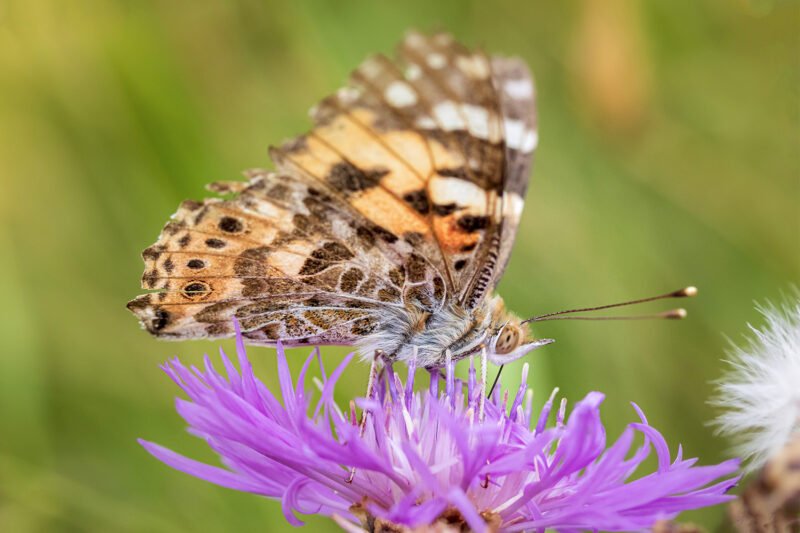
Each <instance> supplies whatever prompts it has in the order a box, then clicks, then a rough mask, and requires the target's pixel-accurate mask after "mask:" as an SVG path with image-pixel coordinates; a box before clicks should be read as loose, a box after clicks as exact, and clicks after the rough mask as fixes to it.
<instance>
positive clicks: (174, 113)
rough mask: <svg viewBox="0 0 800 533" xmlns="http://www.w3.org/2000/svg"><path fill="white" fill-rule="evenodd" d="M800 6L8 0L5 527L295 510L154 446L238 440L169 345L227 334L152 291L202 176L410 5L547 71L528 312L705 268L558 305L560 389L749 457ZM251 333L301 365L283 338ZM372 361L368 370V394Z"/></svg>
mask: <svg viewBox="0 0 800 533" xmlns="http://www.w3.org/2000/svg"><path fill="white" fill-rule="evenodd" d="M799 15H800V10H798V4H797V3H794V2H780V1H770V0H740V1H733V0H730V1H724V0H712V1H708V2H702V3H701V2H692V1H683V2H649V3H643V2H636V1H633V0H630V1H628V0H608V1H603V0H586V1H578V0H571V1H567V2H546V1H544V0H541V1H524V0H521V1H510V0H501V1H493V2H480V1H477V0H476V1H453V2H435V3H434V2H429V1H412V2H409V1H406V2H386V1H383V2H374V1H373V2H367V1H359V2H337V1H333V0H331V1H318V2H269V1H259V0H242V1H237V2H230V1H222V0H217V1H211V2H188V1H183V0H178V1H171V2H168V1H163V2H159V1H154V0H142V1H136V2H132V1H100V0H73V1H70V2H58V1H41V0H19V1H8V0H6V1H4V2H2V3H0V179H2V188H1V189H0V246H2V250H3V251H2V253H0V294H2V308H3V312H2V320H0V530H2V531H9V532H34V531H75V532H79V531H121V532H127V531H154V532H177V531H209V532H222V531H241V532H246V531H254V532H255V531H284V530H285V531H288V530H290V529H291V528H290V527H289V526H288V525H287V524H286V523H285V522H284V520H283V518H282V517H281V514H280V506H279V504H278V503H275V502H269V501H265V500H262V499H260V498H258V497H256V496H252V495H248V494H240V493H234V492H232V491H228V490H225V489H221V488H217V487H214V486H212V485H210V484H207V483H205V482H202V481H199V480H195V479H193V478H190V477H188V476H185V475H183V474H179V473H177V472H174V471H172V470H170V469H168V468H167V467H166V466H164V465H162V464H160V463H158V462H157V461H155V460H154V459H152V458H151V457H150V456H148V455H147V454H146V453H145V452H144V451H143V450H142V449H140V447H139V446H138V445H137V443H136V438H137V437H145V438H148V439H151V440H155V441H157V442H160V443H162V444H165V445H168V446H171V447H174V448H177V449H178V450H180V451H183V452H186V453H187V454H189V455H192V456H194V457H198V458H202V459H207V460H213V459H214V458H213V456H212V455H211V454H210V453H209V452H208V451H207V450H206V449H205V448H204V445H203V443H202V442H200V441H198V440H197V439H194V438H192V437H190V436H188V435H187V434H186V433H185V432H184V427H183V426H184V424H183V422H182V420H180V419H179V417H178V416H177V415H176V414H175V413H174V411H173V407H172V405H173V404H172V398H173V397H174V396H175V395H176V393H177V389H176V388H175V387H174V386H173V385H172V383H171V382H170V381H169V380H168V379H167V378H166V376H164V375H163V374H162V373H161V371H160V370H159V369H158V364H159V363H161V362H162V361H164V360H165V359H166V358H168V357H170V356H172V355H175V354H180V355H181V356H182V357H183V358H184V359H185V360H187V361H190V362H197V361H199V360H200V358H201V357H202V354H203V353H204V352H206V351H210V352H212V353H213V352H214V351H215V350H216V346H215V345H213V344H210V343H205V342H187V343H183V344H169V343H162V342H157V341H155V340H153V339H151V338H150V337H149V336H148V335H147V334H145V333H144V332H143V331H141V330H140V329H139V327H138V325H137V324H136V321H135V320H134V318H133V316H131V315H130V313H129V312H128V311H127V310H126V309H125V302H127V301H128V300H129V299H130V298H131V297H133V296H135V295H136V294H138V293H139V292H140V289H139V277H140V275H141V270H142V262H141V260H140V258H139V253H140V251H141V250H142V249H143V248H144V247H146V246H148V245H149V244H151V243H152V242H153V241H154V240H155V237H156V235H157V234H158V232H159V230H160V228H161V226H162V224H163V223H164V222H165V220H166V219H167V217H168V216H169V214H171V213H172V212H174V210H175V208H176V206H177V204H178V202H179V201H181V200H182V199H185V198H201V197H203V196H204V195H205V191H204V190H203V185H204V184H205V183H207V182H210V181H212V180H220V179H225V180H227V179H236V178H237V177H238V176H239V172H240V171H241V170H243V169H245V168H248V167H256V166H268V165H269V161H268V157H267V153H266V149H267V146H268V145H269V144H275V143H278V142H279V141H281V140H282V139H284V138H287V137H290V136H293V135H295V134H298V133H300V132H302V131H304V130H305V129H306V128H307V127H308V125H309V121H308V119H307V118H306V117H307V116H306V110H307V109H308V108H309V107H310V106H311V105H312V104H314V103H315V102H316V101H317V100H319V99H320V98H321V97H323V96H325V95H326V94H328V93H331V92H332V91H334V90H335V89H336V88H337V87H339V86H340V85H341V84H342V83H343V81H344V80H345V79H346V76H347V73H348V71H349V70H350V69H352V68H353V67H355V66H356V65H357V64H358V62H359V61H360V60H361V59H362V58H363V57H364V56H366V55H367V54H369V53H372V52H376V51H383V52H390V51H391V50H392V47H393V46H394V43H395V42H396V41H397V40H398V39H399V38H400V37H401V36H402V34H403V32H404V30H405V29H407V28H410V27H416V28H419V29H423V30H435V29H446V30H449V31H451V32H453V33H454V34H455V35H456V36H458V37H459V38H460V39H462V40H464V41H465V42H466V43H468V44H471V45H482V46H484V47H486V48H487V49H488V50H490V51H492V52H496V53H505V54H515V55H520V56H522V57H524V58H525V59H527V61H528V62H529V63H530V65H531V67H532V69H533V71H534V73H535V75H536V79H537V83H538V90H539V112H540V138H541V143H540V146H539V151H538V153H537V156H536V163H535V168H534V176H533V185H532V187H531V190H530V194H529V195H528V200H527V207H526V210H525V214H524V218H523V223H522V227H521V230H520V233H519V236H518V239H517V245H516V251H515V253H514V255H513V257H512V261H511V264H510V266H509V268H508V271H507V274H506V276H505V278H504V281H503V283H502V285H501V293H502V294H504V295H505V297H506V301H507V302H508V303H509V305H510V306H511V308H512V309H514V310H516V311H517V312H519V313H520V314H523V315H530V314H534V313H544V312H548V311H553V310H558V309H564V308H567V307H571V306H576V305H591V304H602V303H608V302H611V301H617V300H619V299H624V298H629V297H640V296H643V295H648V294H653V293H658V292H661V291H666V290H672V289H676V288H678V287H681V286H684V285H688V284H694V285H697V286H698V287H699V288H700V292H701V294H700V297H698V298H697V299H695V300H692V301H688V302H686V306H687V307H688V309H689V312H690V318H689V319H688V320H686V321H683V322H634V323H619V322H616V323H580V322H572V323H569V322H567V323H563V322H554V323H546V324H541V325H539V326H538V328H537V332H538V333H539V334H540V335H543V336H545V335H546V336H548V337H555V338H556V339H558V342H557V343H556V344H555V345H552V346H549V347H547V348H546V349H543V350H541V351H538V352H535V353H534V354H532V356H531V357H529V358H528V360H529V361H530V362H531V364H532V368H533V378H532V384H533V385H534V387H535V389H536V390H537V392H538V393H539V396H538V397H539V402H541V401H542V397H543V396H546V395H547V393H549V391H550V390H551V389H552V387H554V386H559V387H561V391H562V393H563V394H564V395H565V396H566V397H567V398H569V399H570V400H571V401H575V400H578V399H580V398H581V397H582V396H583V395H584V394H585V393H586V392H588V391H590V390H601V391H604V392H606V393H607V395H608V397H607V400H606V403H605V405H604V417H605V421H606V422H607V424H608V426H609V436H610V437H616V435H618V434H619V432H620V431H621V430H622V428H623V427H624V425H625V424H626V423H627V422H629V421H632V420H633V419H634V418H635V416H634V413H633V411H632V409H631V408H630V405H629V403H628V402H630V401H636V402H638V403H639V405H641V406H642V408H643V409H644V411H645V412H646V413H647V414H648V416H649V418H650V421H651V422H652V423H653V424H654V425H655V426H656V427H657V428H659V429H660V430H662V431H663V433H664V434H665V436H666V437H667V439H668V440H669V442H670V443H671V445H672V447H673V451H674V449H675V447H676V446H677V443H678V442H682V443H683V444H684V448H685V450H686V452H687V454H688V455H690V456H699V457H700V458H701V462H704V463H710V462H716V461H720V460H722V459H723V458H725V457H727V453H726V449H727V446H728V443H726V442H723V441H721V440H718V439H716V438H714V437H713V435H712V432H711V430H710V429H709V428H708V427H707V426H706V425H705V424H706V423H707V422H708V421H709V420H710V419H712V418H713V416H714V411H713V409H712V408H710V407H709V406H707V405H706V400H707V398H708V397H709V395H710V393H711V390H712V386H711V385H710V384H709V382H710V381H711V380H714V379H715V378H718V377H719V376H720V373H721V368H722V363H721V362H720V359H721V358H722V357H723V354H724V349H725V346H726V340H725V335H728V336H730V337H731V338H733V339H739V338H740V336H741V334H742V333H743V332H744V331H745V323H746V322H748V321H752V322H755V323H758V322H759V317H758V315H757V313H756V312H755V311H754V309H753V305H752V302H753V301H754V300H764V299H767V298H772V299H777V298H779V297H780V291H781V290H782V289H786V288H787V287H788V286H789V284H790V283H792V282H796V281H797V280H798V279H800V277H799V276H798V273H800V249H799V248H798V247H799V246H800V245H799V244H798V243H799V242H800V241H798V230H799V229H800V219H799V218H798V217H799V216H800V215H798V201H799V200H800V183H799V179H800V157H799V156H798V149H799V148H800V146H798V138H799V137H798V135H799V134H800V128H799V127H798V118H800V113H798V109H799V108H798V96H799V94H798V93H799V92H800V91H799V88H800V75H799V73H800V69H798V67H799V66H800V65H799V64H798V37H797V35H798V28H799V25H798V16H799ZM652 308H653V309H657V310H660V309H663V308H664V306H658V305H653V306H652ZM643 310H646V309H643ZM226 345H227V346H230V344H227V343H226ZM250 353H251V356H252V357H253V358H254V359H255V360H256V366H257V368H258V372H259V374H260V375H261V376H262V377H263V379H264V380H265V381H266V382H267V383H269V384H274V383H275V371H274V354H273V352H272V351H271V350H269V349H265V348H254V349H251V351H250ZM324 353H325V354H326V357H327V358H328V360H329V361H330V362H331V363H330V364H331V365H333V364H335V363H336V362H338V361H339V360H340V359H341V357H342V355H343V353H344V351H343V350H336V349H327V350H325V352H324ZM300 360H301V357H300V354H299V353H298V354H297V357H295V358H294V359H293V362H294V364H296V365H297V364H299V363H300ZM520 365H521V362H520V363H516V364H514V365H512V367H511V368H510V369H507V370H506V372H505V375H504V377H505V378H506V379H505V383H506V384H508V385H509V386H516V384H517V383H518V381H519V377H518V376H519V368H520ZM366 373H367V369H366V367H365V366H364V365H353V366H352V367H351V368H350V369H349V370H348V372H347V374H346V377H345V381H344V383H345V384H346V385H347V386H348V387H341V388H340V391H339V392H340V400H341V401H342V402H344V401H346V400H347V399H348V398H349V396H350V395H351V394H353V391H357V392H358V393H359V394H361V391H362V388H363V386H364V383H365V380H366ZM721 516H722V510H721V509H714V510H709V511H703V512H698V513H687V514H686V515H684V518H685V519H689V520H695V521H698V522H700V523H701V524H704V525H705V526H707V527H709V528H712V529H713V528H715V527H717V525H718V524H719V523H720V520H721ZM309 523H310V524H311V528H312V530H314V531H322V530H334V528H333V526H332V525H331V524H330V523H329V522H328V521H326V520H321V519H313V518H312V519H310V521H309Z"/></svg>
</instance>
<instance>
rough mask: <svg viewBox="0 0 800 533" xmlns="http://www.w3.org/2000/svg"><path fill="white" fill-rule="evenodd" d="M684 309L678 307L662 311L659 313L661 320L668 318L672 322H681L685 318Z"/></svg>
mask: <svg viewBox="0 0 800 533" xmlns="http://www.w3.org/2000/svg"><path fill="white" fill-rule="evenodd" d="M686 315H687V313H686V309H684V308H682V307H680V308H678V309H670V310H669V311H664V312H663V313H661V316H662V317H663V318H669V319H672V320H682V319H684V318H686Z"/></svg>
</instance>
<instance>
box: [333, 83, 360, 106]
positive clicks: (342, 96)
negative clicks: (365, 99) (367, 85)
mask: <svg viewBox="0 0 800 533" xmlns="http://www.w3.org/2000/svg"><path fill="white" fill-rule="evenodd" d="M359 94H360V93H359V91H358V89H355V88H353V87H342V88H341V89H339V90H338V91H336V96H337V97H338V98H339V101H340V102H341V103H343V104H352V103H353V102H355V101H356V100H357V99H358V97H359Z"/></svg>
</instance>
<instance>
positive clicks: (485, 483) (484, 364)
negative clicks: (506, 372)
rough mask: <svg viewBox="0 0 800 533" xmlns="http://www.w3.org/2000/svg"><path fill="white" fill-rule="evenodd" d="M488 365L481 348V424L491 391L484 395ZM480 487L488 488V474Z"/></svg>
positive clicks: (484, 351)
mask: <svg viewBox="0 0 800 533" xmlns="http://www.w3.org/2000/svg"><path fill="white" fill-rule="evenodd" d="M488 363H489V356H488V354H487V353H486V347H485V346H484V347H483V348H481V387H480V391H481V392H480V396H479V398H480V400H479V401H480V408H479V409H478V420H480V421H481V422H483V418H484V409H485V405H486V399H487V398H488V397H489V396H491V395H492V393H491V391H490V392H489V394H488V395H487V394H486V371H487V367H488ZM492 390H494V385H492ZM481 487H483V488H484V489H485V488H488V487H489V474H486V476H485V477H484V478H483V481H482V482H481Z"/></svg>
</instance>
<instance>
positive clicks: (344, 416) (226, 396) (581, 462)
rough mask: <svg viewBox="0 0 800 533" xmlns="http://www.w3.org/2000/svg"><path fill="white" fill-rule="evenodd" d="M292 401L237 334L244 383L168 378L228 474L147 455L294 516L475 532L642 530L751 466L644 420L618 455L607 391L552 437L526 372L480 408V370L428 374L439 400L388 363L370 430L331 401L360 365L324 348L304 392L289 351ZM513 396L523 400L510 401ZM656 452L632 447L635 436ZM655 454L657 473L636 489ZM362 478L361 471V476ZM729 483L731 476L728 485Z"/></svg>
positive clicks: (708, 496)
mask: <svg viewBox="0 0 800 533" xmlns="http://www.w3.org/2000/svg"><path fill="white" fill-rule="evenodd" d="M277 351H278V375H279V378H280V388H281V396H282V397H283V401H282V402H281V401H279V400H278V399H277V398H276V397H275V395H273V393H272V392H271V391H269V390H268V389H267V388H266V387H265V386H264V384H263V383H261V382H260V381H259V380H258V379H257V378H256V377H255V376H254V375H253V372H252V369H251V366H250V363H249V362H248V360H247V356H246V354H245V348H244V345H243V343H242V339H241V337H240V336H239V335H238V330H237V353H238V357H239V365H240V368H241V371H240V372H237V370H236V369H235V367H234V365H233V364H232V363H231V361H230V360H229V359H228V358H227V357H226V355H225V354H224V352H221V354H222V362H223V364H224V366H225V371H226V372H225V375H223V374H221V373H219V372H217V371H216V370H215V369H214V368H213V366H212V364H211V362H210V360H209V359H208V358H207V357H206V361H205V369H204V370H200V369H197V368H187V367H185V366H184V365H183V364H181V363H180V361H178V360H177V359H174V360H172V361H171V362H170V363H169V364H167V365H165V366H164V370H165V371H166V372H167V374H169V376H170V377H171V378H172V379H173V380H175V382H176V383H177V384H178V385H179V386H180V387H181V388H182V389H183V390H184V392H185V393H186V394H187V395H188V397H189V399H188V400H183V399H178V400H177V410H178V412H179V413H180V415H181V416H182V417H183V418H184V419H185V420H186V421H187V422H188V424H189V426H190V431H191V432H192V433H193V434H195V435H197V436H199V437H202V438H204V439H206V441H207V442H208V444H209V446H211V447H212V448H213V450H214V451H215V452H217V453H218V454H219V455H220V457H221V458H222V462H223V464H224V466H225V468H220V467H216V466H209V465H206V464H203V463H199V462H197V461H194V460H191V459H188V458H186V457H183V456H181V455H178V454H176V453H175V452H172V451H170V450H168V449H166V448H163V447H161V446H159V445H157V444H153V443H150V442H147V441H140V442H141V444H142V445H143V446H144V447H145V448H146V449H147V451H149V452H150V453H151V454H153V455H154V456H155V457H157V458H158V459H160V460H161V461H163V462H164V463H166V464H168V465H169V466H171V467H173V468H175V469H177V470H180V471H182V472H185V473H187V474H191V475H193V476H196V477H199V478H201V479H205V480H207V481H210V482H212V483H216V484H217V485H221V486H224V487H228V488H232V489H236V490H241V491H246V492H252V493H255V494H260V495H262V496H266V497H268V498H274V499H277V500H280V501H281V507H282V509H283V513H284V515H285V516H286V519H287V520H288V521H289V522H290V523H292V524H295V525H301V524H302V522H301V521H300V520H299V519H298V518H297V517H296V516H295V513H302V514H322V515H327V516H332V517H334V518H335V519H336V520H337V522H338V523H339V524H340V525H342V526H343V527H344V528H345V529H348V530H351V531H360V530H361V527H368V526H371V527H373V528H374V529H375V530H379V529H380V526H381V524H387V523H391V524H399V525H403V526H408V527H421V526H427V525H431V524H436V526H437V528H438V529H437V530H438V531H449V530H450V529H448V528H451V527H452V528H454V529H453V530H458V528H459V527H461V526H462V525H463V526H468V527H469V528H470V529H472V530H475V531H510V532H513V531H531V530H539V531H543V530H544V528H558V529H561V530H564V531H575V530H580V529H585V528H589V529H603V530H611V531H620V530H635V529H641V528H645V527H649V526H652V525H653V523H654V522H656V521H657V520H661V519H670V518H673V517H674V516H675V515H677V514H678V513H679V512H681V511H684V510H687V509H695V508H698V507H705V506H709V505H714V504H718V503H721V502H725V501H728V500H730V499H732V496H728V495H727V494H726V493H727V491H728V490H729V489H730V488H731V487H732V486H733V485H735V484H736V482H737V481H738V476H733V477H731V476H732V475H733V474H734V472H735V471H736V470H737V468H738V464H739V463H738V460H730V461H726V462H723V463H720V464H718V465H714V466H695V462H696V459H682V457H681V450H680V448H679V449H678V454H677V457H676V458H675V459H674V460H673V459H671V458H670V454H669V450H668V447H667V443H666V442H665V440H664V438H663V437H662V436H661V434H660V433H659V432H658V431H656V430H655V429H654V428H653V427H651V426H650V425H648V423H647V420H646V419H645V418H644V415H643V414H642V412H641V411H640V410H639V408H638V407H636V406H635V405H634V409H636V412H637V413H638V416H639V418H640V421H639V422H635V423H632V424H630V425H629V426H628V428H627V429H626V430H625V431H624V432H623V433H622V435H621V436H620V437H619V438H618V439H617V440H616V442H614V443H613V444H611V446H609V447H607V446H606V435H605V430H604V428H603V424H602V422H601V421H600V404H601V403H602V401H603V395H602V394H601V393H598V392H592V393H589V394H588V395H587V396H586V397H585V398H584V399H583V400H581V401H580V402H578V403H577V404H576V405H575V407H574V408H573V409H572V413H571V414H570V415H569V418H566V419H565V402H564V401H562V402H561V407H560V409H559V410H558V412H557V413H556V415H555V425H554V426H552V427H547V423H548V419H549V418H550V414H551V410H552V406H553V398H554V396H555V392H554V394H553V395H552V396H551V397H550V399H549V400H548V401H547V403H546V404H545V405H544V407H543V408H542V410H541V411H540V412H539V414H538V416H537V417H535V420H534V416H533V410H532V407H531V403H532V394H531V393H530V392H527V393H526V378H527V376H526V374H527V365H526V367H525V369H524V370H523V376H522V378H523V379H522V385H521V387H520V389H519V390H518V391H517V392H516V394H515V395H514V397H513V399H510V398H509V396H508V393H507V392H506V393H505V394H504V395H503V396H501V395H500V394H495V395H494V396H493V398H492V399H489V400H486V401H483V397H484V392H483V390H482V388H481V387H480V385H479V384H478V383H477V380H476V378H475V369H474V365H470V374H469V380H468V382H467V383H466V384H464V383H462V382H461V381H459V380H455V379H453V377H452V376H453V372H452V370H453V366H452V364H451V365H449V367H448V368H447V379H446V381H445V382H444V387H443V389H444V390H442V391H440V390H439V385H440V383H439V381H440V378H439V376H438V374H437V373H433V374H432V375H431V385H430V387H429V388H428V390H423V391H419V392H414V391H413V385H414V375H415V369H414V367H413V365H412V366H411V367H410V368H409V372H408V378H407V379H406V382H405V383H403V381H402V380H401V379H400V377H399V376H398V375H397V374H396V373H394V372H393V371H392V369H391V368H390V367H387V368H386V372H385V376H384V379H381V380H380V381H379V382H378V385H377V387H376V392H375V396H374V398H373V399H372V400H367V399H359V400H356V402H355V404H356V405H358V406H359V407H361V408H363V409H366V411H368V413H369V414H368V415H367V423H366V426H365V429H364V431H363V434H361V432H360V430H359V422H358V417H357V415H356V410H355V405H353V404H352V403H351V405H350V407H349V408H348V409H347V410H345V411H342V410H341V409H340V408H339V407H338V406H337V405H336V404H335V403H334V400H333V391H334V387H335V386H336V382H337V379H338V378H339V377H340V376H341V374H342V372H343V371H344V369H345V367H346V366H347V364H348V363H349V362H350V360H351V359H352V354H351V355H350V356H348V357H347V358H346V359H345V360H344V361H343V362H342V364H341V365H339V367H338V368H336V370H335V371H334V372H332V373H331V374H330V375H326V373H325V369H324V368H323V366H322V362H321V359H320V357H319V351H318V350H315V351H314V352H312V354H311V355H310V356H309V357H308V359H307V360H306V362H305V365H304V366H303V369H302V370H301V372H300V374H299V376H298V377H297V380H296V382H295V381H293V380H292V376H291V375H290V374H289V369H288V366H287V363H286V358H285V355H284V352H283V349H282V348H281V347H278V350H277ZM314 360H319V365H320V372H321V374H322V379H321V384H320V386H319V389H320V391H319V393H318V398H317V399H316V400H312V396H313V395H312V394H311V393H310V391H309V390H308V387H307V383H306V381H307V378H306V375H307V371H308V369H309V367H310V365H311V364H312V363H313V362H314ZM509 400H510V401H509ZM637 432H638V433H641V434H642V435H643V438H644V442H643V444H642V445H641V446H640V447H638V448H635V449H632V444H633V440H634V436H635V434H636V433H637ZM651 450H653V451H655V453H656V456H657V458H658V468H657V470H656V471H655V472H651V473H649V474H647V475H644V476H642V477H639V478H638V479H635V480H632V481H631V480H630V478H631V476H632V475H633V474H634V472H635V471H636V469H637V467H638V466H639V465H640V464H641V463H642V461H644V459H645V458H646V457H647V456H648V455H649V453H650V452H651ZM351 468H355V469H356V472H355V476H354V477H353V479H352V481H348V474H349V472H350V469H351ZM719 478H725V479H723V480H722V481H716V480H718V479H719Z"/></svg>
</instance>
